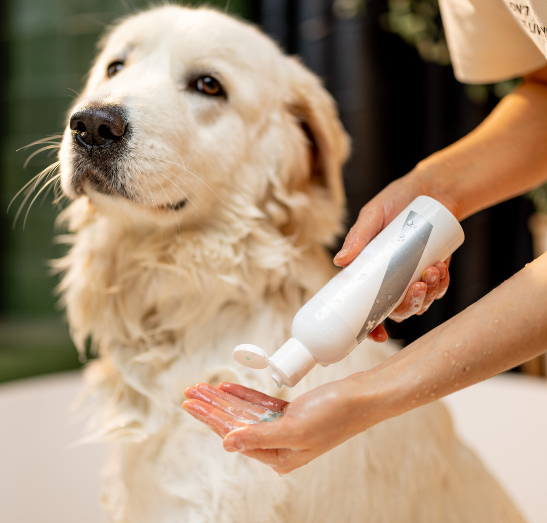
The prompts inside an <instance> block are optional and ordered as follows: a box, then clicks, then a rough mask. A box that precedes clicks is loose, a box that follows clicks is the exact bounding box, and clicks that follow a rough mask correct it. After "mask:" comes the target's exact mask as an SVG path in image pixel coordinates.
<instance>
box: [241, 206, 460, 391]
mask: <svg viewBox="0 0 547 523" xmlns="http://www.w3.org/2000/svg"><path fill="white" fill-rule="evenodd" d="M463 240H464V234H463V230H462V228H461V226H460V224H459V223H458V220H456V218H455V217H454V216H453V215H452V213H451V212H450V211H449V210H448V209H447V208H446V207H444V206H443V205H441V204H440V203H439V202H437V201H436V200H434V199H433V198H429V197H428V196H419V197H418V198H416V199H415V200H414V201H413V202H412V203H411V204H410V205H409V206H408V207H407V208H406V209H405V210H404V211H403V212H401V213H400V214H399V215H398V216H397V217H396V218H395V219H394V220H393V221H392V222H391V223H390V224H389V225H388V226H387V227H386V228H385V229H384V230H383V231H382V232H381V233H380V234H378V236H376V238H374V239H373V240H372V241H371V242H370V243H369V244H368V245H367V246H366V248H365V249H364V250H363V252H361V254H359V256H357V258H356V259H355V260H354V261H353V262H352V263H351V264H350V265H349V266H348V267H346V268H345V269H343V270H342V271H340V272H339V273H338V274H337V275H336V276H335V277H334V278H333V279H332V280H330V281H329V282H328V283H327V284H326V285H325V286H324V287H323V288H322V289H321V290H320V291H319V292H318V293H317V294H316V295H315V296H314V297H313V298H312V299H311V300H310V301H308V302H307V303H306V304H305V305H304V306H303V307H302V308H301V309H300V310H299V311H298V313H297V314H296V316H295V317H294V320H293V323H292V338H291V339H289V341H287V342H286V343H285V344H284V345H282V346H281V348H280V349H279V350H277V351H276V352H275V353H274V354H273V356H272V357H271V358H268V355H267V354H266V352H265V351H264V350H263V349H261V348H259V347H256V346H255V345H248V344H245V345H238V346H237V347H236V348H235V349H234V352H233V358H234V359H235V360H236V361H237V362H239V363H241V364H242V365H245V366H247V367H251V368H254V369H262V368H266V367H267V366H268V365H269V366H270V368H271V369H272V370H273V376H272V378H273V379H274V381H275V382H276V383H277V384H278V386H281V385H287V386H288V387H294V386H295V385H296V384H297V383H298V382H299V381H300V380H301V379H302V378H303V377H304V376H305V375H306V374H307V373H308V372H309V371H310V370H311V369H312V368H313V367H315V365H316V364H317V363H319V364H320V365H322V366H324V367H326V366H327V365H330V364H331V363H336V362H337V361H340V360H342V359H343V358H345V357H346V356H347V355H348V354H349V353H350V352H351V351H352V350H353V349H354V348H355V347H356V346H357V345H358V344H359V343H361V342H362V341H363V340H364V339H365V338H366V337H367V335H368V334H369V333H370V332H371V331H372V330H373V329H374V328H375V327H376V326H377V325H378V324H380V323H381V322H382V321H384V319H385V318H386V317H387V316H389V314H390V313H391V311H392V310H393V309H395V308H396V307H398V305H399V304H400V303H401V302H402V301H403V299H404V296H405V294H406V291H407V290H408V288H409V287H410V285H411V284H412V283H414V282H417V281H420V279H421V277H422V273H423V271H424V270H425V269H426V268H427V267H429V266H431V265H432V264H434V263H436V262H438V261H442V260H446V259H447V258H448V257H449V256H450V255H451V254H452V253H453V252H454V251H455V250H456V249H457V248H458V247H459V246H460V245H461V244H462V243H463ZM356 370H357V369H356Z"/></svg>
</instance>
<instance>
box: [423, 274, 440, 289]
mask: <svg viewBox="0 0 547 523" xmlns="http://www.w3.org/2000/svg"><path fill="white" fill-rule="evenodd" d="M425 282H426V283H427V284H428V285H429V286H431V285H435V284H436V283H437V275H436V274H435V273H434V272H428V273H427V275H426V277H425Z"/></svg>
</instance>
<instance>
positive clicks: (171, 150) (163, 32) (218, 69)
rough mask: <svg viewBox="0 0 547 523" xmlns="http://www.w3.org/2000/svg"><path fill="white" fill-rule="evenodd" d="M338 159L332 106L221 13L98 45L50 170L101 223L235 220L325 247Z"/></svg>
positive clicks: (337, 190) (132, 27) (337, 193)
mask: <svg viewBox="0 0 547 523" xmlns="http://www.w3.org/2000/svg"><path fill="white" fill-rule="evenodd" d="M347 154H348V139H347V136H346V134H345V132H344V130H343V128H342V126H341V124H340V123H339V120H338V117H337V113H336V109H335V105H334V103H333V100H332V99H331V97H330V96H329V94H328V93H327V92H326V91H325V90H324V89H323V87H322V86H321V84H320V82H319V80H318V79H317V78H316V77H315V76H314V75H313V74H311V73H310V72H309V71H307V70H306V69H305V68H304V67H303V66H302V65H300V64H299V63H298V61H297V60H295V59H294V58H290V57H287V56H285V55H283V54H282V53H281V52H280V51H279V49H278V47H277V46H276V45H275V44H274V43H273V42H272V41H271V40H270V39H269V38H267V37H266V36H264V35H263V34H261V33H260V32H259V31H258V30H256V29H255V28H254V27H252V26H249V25H247V24H244V23H242V22H240V21H237V20H235V19H233V18H231V17H228V16H226V15H223V14H221V13H219V12H216V11H214V10H210V9H203V8H202V9H197V10H193V9H186V8H181V7H176V6H165V7H161V8H157V9H153V10H150V11H147V12H143V13H140V14H137V15H135V16H132V17H130V18H128V19H126V20H124V21H123V22H122V23H120V24H119V25H118V26H116V27H115V28H114V29H113V30H112V31H111V32H110V33H109V34H108V35H107V36H106V37H105V38H104V40H103V42H102V44H101V52H100V54H99V56H98V57H97V60H96V62H95V64H94V66H93V68H92V70H91V72H90V76H89V80H88V82H87V85H86V87H85V90H84V91H83V93H82V95H81V96H80V98H79V99H78V100H77V103H76V104H75V106H74V107H73V109H72V111H71V114H70V117H69V123H68V126H67V129H66V132H65V134H64V138H63V143H62V147H61V153H60V159H61V171H62V187H63V190H64V192H65V193H66V194H67V195H68V196H70V197H71V198H74V199H77V198H80V197H87V198H88V199H89V201H90V202H91V204H92V205H93V207H94V208H95V209H97V210H98V212H99V213H101V214H105V215H110V216H113V217H116V216H122V215H123V216H129V217H130V220H129V221H131V220H132V219H133V218H134V219H135V223H137V222H138V223H142V222H143V220H144V221H146V222H148V223H150V224H151V225H152V226H155V225H154V224H158V222H159V223H161V226H162V228H164V227H165V226H166V225H167V226H170V225H173V226H174V227H178V228H185V227H189V228H195V227H205V226H210V225H211V224H214V223H215V222H216V223H220V222H225V221H226V220H227V219H229V218H228V217H229V216H234V214H235V215H238V214H239V215H245V216H247V217H251V218H252V219H259V220H266V221H268V222H269V223H270V224H272V225H273V226H274V227H276V228H277V229H279V230H280V231H282V232H283V233H284V234H296V235H299V234H300V233H303V231H304V232H305V230H306V229H315V230H316V231H317V229H318V228H322V231H318V236H317V237H316V239H319V240H320V241H323V242H327V241H328V240H329V238H332V236H333V234H334V233H336V232H337V229H338V227H339V223H340V218H341V215H342V214H341V213H342V208H343V203H344V192H343V185H342V179H341V166H342V164H343V162H344V160H345V159H346V156H347ZM304 235H305V236H308V238H307V239H310V238H309V235H308V234H304Z"/></svg>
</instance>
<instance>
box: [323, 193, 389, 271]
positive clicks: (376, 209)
mask: <svg viewBox="0 0 547 523" xmlns="http://www.w3.org/2000/svg"><path fill="white" fill-rule="evenodd" d="M383 228H384V211H383V207H382V206H381V205H379V203H377V202H375V201H374V200H372V201H371V202H370V203H369V204H367V205H365V206H364V207H363V208H362V209H361V211H360V212H359V217H358V218H357V221H356V222H355V225H354V226H353V227H352V228H351V229H350V230H349V232H348V234H347V236H346V239H345V240H344V245H342V249H340V252H339V253H338V254H337V255H336V256H335V257H334V260H333V261H334V264H335V265H338V266H339V267H346V266H348V265H349V264H350V263H351V262H352V261H353V260H354V259H355V258H356V257H357V256H358V255H359V253H360V252H361V251H362V250H363V249H364V248H365V246H366V245H368V243H369V242H370V241H371V240H372V239H373V238H374V237H375V236H376V235H377V234H378V233H379V232H380V231H381V230H382V229H383Z"/></svg>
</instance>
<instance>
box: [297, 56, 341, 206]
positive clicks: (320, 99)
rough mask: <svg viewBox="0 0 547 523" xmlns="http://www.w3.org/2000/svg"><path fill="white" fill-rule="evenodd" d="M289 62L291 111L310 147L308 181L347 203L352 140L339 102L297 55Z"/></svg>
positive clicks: (336, 202) (332, 198)
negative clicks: (346, 181) (345, 181)
mask: <svg viewBox="0 0 547 523" xmlns="http://www.w3.org/2000/svg"><path fill="white" fill-rule="evenodd" d="M288 62H289V71H290V76H289V81H288V83H289V85H290V89H289V99H288V100H287V101H286V103H287V107H288V110H289V112H290V113H291V114H292V115H293V116H294V117H295V118H296V119H297V122H298V124H299V125H300V127H301V129H302V131H303V132H304V133H305V135H306V136H307V139H308V141H309V149H310V160H311V161H310V172H309V178H308V180H307V182H308V183H311V184H316V185H320V186H323V187H326V188H327V189H328V192H329V196H330V198H331V200H332V201H333V203H335V204H337V205H343V204H344V203H345V192H344V184H343V180H342V165H343V164H344V162H345V160H346V159H347V157H348V156H349V151H350V140H349V137H348V135H347V134H346V132H345V130H344V128H343V127H342V124H341V123H340V120H339V118H338V111H337V109H336V105H335V102H334V100H333V99H332V97H331V96H330V94H329V93H328V92H327V90H326V89H325V88H324V87H323V86H322V85H321V82H320V80H319V79H318V78H317V77H316V76H315V75H314V74H313V73H311V72H310V71H308V70H307V69H306V68H305V67H304V66H302V65H301V64H300V62H299V61H298V60H297V59H295V58H292V57H291V58H288Z"/></svg>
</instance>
